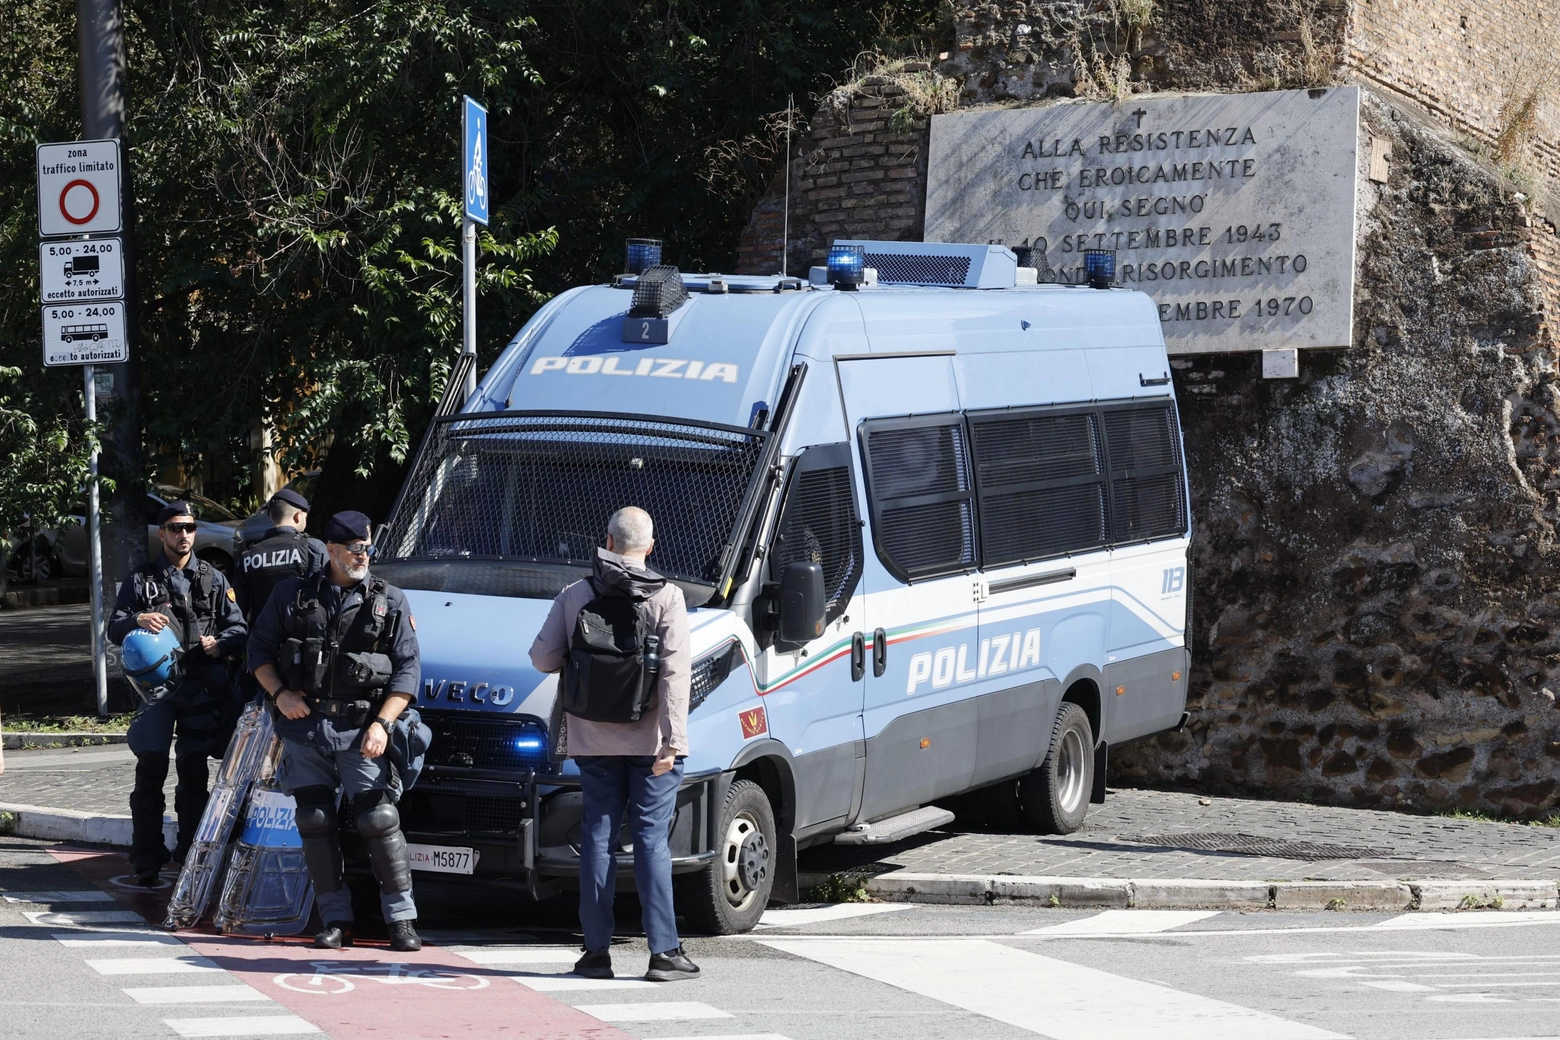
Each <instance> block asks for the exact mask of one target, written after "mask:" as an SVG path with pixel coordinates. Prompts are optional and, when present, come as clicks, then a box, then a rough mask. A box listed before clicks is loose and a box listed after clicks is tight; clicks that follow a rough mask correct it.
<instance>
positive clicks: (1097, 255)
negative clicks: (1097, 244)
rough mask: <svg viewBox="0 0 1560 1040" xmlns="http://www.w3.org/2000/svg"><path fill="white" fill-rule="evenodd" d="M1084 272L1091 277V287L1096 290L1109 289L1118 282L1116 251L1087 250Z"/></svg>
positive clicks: (1084, 255) (1084, 257)
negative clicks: (1113, 283)
mask: <svg viewBox="0 0 1560 1040" xmlns="http://www.w3.org/2000/svg"><path fill="white" fill-rule="evenodd" d="M1083 271H1084V274H1086V275H1088V276H1089V285H1090V286H1092V287H1093V288H1095V289H1109V288H1110V284H1111V283H1112V282H1114V281H1115V280H1116V251H1115V250H1114V249H1085V250H1084V251H1083Z"/></svg>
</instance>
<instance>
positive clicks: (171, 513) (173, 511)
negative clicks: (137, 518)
mask: <svg viewBox="0 0 1560 1040" xmlns="http://www.w3.org/2000/svg"><path fill="white" fill-rule="evenodd" d="M141 515H142V516H145V515H146V514H144V513H143V514H141ZM194 515H195V510H194V509H192V508H191V507H190V504H189V503H188V502H169V503H168V504H167V505H165V506H163V507H162V510H161V511H160V512H158V514H157V526H158V527H161V526H162V525H163V524H166V523H167V522H168V521H169V520H172V519H173V518H174V517H176V516H191V517H192V516H194Z"/></svg>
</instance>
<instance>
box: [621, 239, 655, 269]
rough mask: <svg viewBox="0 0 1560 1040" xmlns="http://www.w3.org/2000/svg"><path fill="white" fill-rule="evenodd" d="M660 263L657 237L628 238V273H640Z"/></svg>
mask: <svg viewBox="0 0 1560 1040" xmlns="http://www.w3.org/2000/svg"><path fill="white" fill-rule="evenodd" d="M660 265H661V240H660V239H659V238H631V239H629V240H628V265H627V267H626V268H625V270H626V271H627V272H628V273H629V274H641V273H643V272H645V271H647V270H649V269H650V268H652V267H659V266H660Z"/></svg>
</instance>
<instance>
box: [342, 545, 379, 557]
mask: <svg viewBox="0 0 1560 1040" xmlns="http://www.w3.org/2000/svg"><path fill="white" fill-rule="evenodd" d="M341 547H342V548H343V549H345V550H347V552H349V553H351V554H352V555H353V556H372V555H374V546H373V545H372V544H371V543H369V542H352V543H351V544H350V545H349V544H347V543H345V542H343V543H342V546H341Z"/></svg>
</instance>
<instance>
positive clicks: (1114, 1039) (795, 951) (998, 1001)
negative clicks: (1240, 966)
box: [758, 938, 1347, 1040]
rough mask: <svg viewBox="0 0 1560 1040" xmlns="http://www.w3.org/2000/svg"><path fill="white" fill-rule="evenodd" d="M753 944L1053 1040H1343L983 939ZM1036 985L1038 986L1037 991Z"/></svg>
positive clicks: (772, 941)
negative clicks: (1144, 1039)
mask: <svg viewBox="0 0 1560 1040" xmlns="http://www.w3.org/2000/svg"><path fill="white" fill-rule="evenodd" d="M758 941H759V942H760V943H761V944H762V945H764V946H768V947H770V948H772V949H776V950H779V951H781V952H782V953H789V954H792V955H794V956H797V957H803V958H806V959H808V960H812V961H817V962H818V963H820V964H827V965H829V966H831V967H835V968H839V969H841V970H843V971H848V972H850V973H852V974H854V975H861V976H863V977H865V978H869V979H875V980H877V981H878V982H884V983H887V984H888V985H890V986H897V987H898V988H900V989H903V990H907V991H909V992H911V993H916V994H919V995H921V996H925V997H930V998H932V999H933V1000H940V1001H942V1002H943V1003H945V1004H951V1005H953V1006H954V1007H959V1008H963V1009H964V1010H966V1011H973V1012H975V1013H976V1014H978V1015H985V1016H986V1017H988V1018H994V1019H996V1020H997V1021H999V1022H1006V1023H1007V1024H1009V1025H1013V1026H1017V1027H1018V1028H1020V1029H1028V1030H1031V1031H1033V1032H1036V1033H1040V1034H1041V1035H1043V1036H1048V1037H1053V1038H1055V1040H1137V1038H1141V1037H1143V1036H1146V1035H1152V1036H1153V1037H1154V1038H1155V1040H1250V1038H1251V1037H1253V1036H1260V1037H1262V1038H1263V1040H1347V1038H1345V1037H1342V1036H1341V1035H1340V1034H1338V1033H1331V1032H1328V1031H1327V1030H1324V1029H1317V1028H1315V1027H1314V1026H1308V1025H1304V1024H1302V1023H1299V1022H1290V1021H1286V1020H1285V1019H1282V1018H1278V1017H1276V1016H1274V1015H1269V1014H1267V1013H1265V1012H1261V1011H1254V1010H1251V1009H1249V1008H1243V1007H1240V1006H1238V1005H1235V1004H1228V1003H1225V1002H1224V1001H1222V1000H1214V999H1212V998H1209V997H1203V996H1198V995H1197V994H1194V993H1185V992H1182V991H1180V990H1175V989H1171V988H1170V987H1168V986H1163V985H1158V984H1155V983H1150V982H1140V981H1138V980H1136V979H1129V978H1124V977H1122V976H1120V975H1112V974H1110V973H1109V972H1104V971H1099V970H1096V969H1094V968H1086V967H1083V966H1081V965H1077V964H1073V963H1071V962H1069V961H1062V960H1056V959H1054V958H1051V957H1043V956H1041V955H1040V954H1037V953H1029V952H1028V951H1026V950H1018V949H1014V948H1013V947H1011V946H1004V945H1002V944H1001V943H996V942H991V941H989V940H984V939H968V940H951V941H948V940H935V941H927V940H924V939H923V940H903V941H899V942H881V941H878V942H862V941H859V940H853V939H804V938H794V939H761V940H758ZM1036 980H1044V985H1037V984H1036ZM1149 1024H1151V1028H1150V1027H1149Z"/></svg>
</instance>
